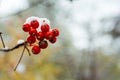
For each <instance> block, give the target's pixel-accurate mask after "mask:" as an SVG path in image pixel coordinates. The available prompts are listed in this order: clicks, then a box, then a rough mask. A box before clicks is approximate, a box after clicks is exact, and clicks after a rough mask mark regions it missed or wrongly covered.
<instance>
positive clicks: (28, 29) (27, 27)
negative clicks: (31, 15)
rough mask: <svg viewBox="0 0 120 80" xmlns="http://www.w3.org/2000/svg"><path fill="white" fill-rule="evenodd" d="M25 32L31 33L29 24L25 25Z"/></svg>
mask: <svg viewBox="0 0 120 80" xmlns="http://www.w3.org/2000/svg"><path fill="white" fill-rule="evenodd" d="M22 29H23V31H25V32H29V31H30V25H29V24H28V23H26V24H24V25H23V27H22Z"/></svg>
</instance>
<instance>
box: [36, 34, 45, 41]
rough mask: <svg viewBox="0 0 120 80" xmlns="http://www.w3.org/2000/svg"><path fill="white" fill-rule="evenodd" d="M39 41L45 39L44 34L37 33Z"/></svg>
mask: <svg viewBox="0 0 120 80" xmlns="http://www.w3.org/2000/svg"><path fill="white" fill-rule="evenodd" d="M36 36H37V39H38V40H43V39H44V34H43V33H42V32H39V33H37V35H36Z"/></svg>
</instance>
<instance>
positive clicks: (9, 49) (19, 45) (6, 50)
mask: <svg viewBox="0 0 120 80" xmlns="http://www.w3.org/2000/svg"><path fill="white" fill-rule="evenodd" d="M24 45H27V41H25V42H23V43H21V44H17V45H15V46H14V47H12V48H8V49H7V48H3V49H0V51H3V52H9V51H13V50H14V49H17V48H19V47H22V46H24Z"/></svg>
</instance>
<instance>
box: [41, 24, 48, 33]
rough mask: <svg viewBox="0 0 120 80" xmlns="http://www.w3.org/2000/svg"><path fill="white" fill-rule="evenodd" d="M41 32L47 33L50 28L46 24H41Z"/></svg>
mask: <svg viewBox="0 0 120 80" xmlns="http://www.w3.org/2000/svg"><path fill="white" fill-rule="evenodd" d="M41 30H42V32H48V31H49V30H50V26H49V25H48V24H43V25H42V26H41Z"/></svg>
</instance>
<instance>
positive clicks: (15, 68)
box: [14, 46, 25, 71]
mask: <svg viewBox="0 0 120 80" xmlns="http://www.w3.org/2000/svg"><path fill="white" fill-rule="evenodd" d="M24 51H25V46H24V49H23V51H22V54H21V56H20V59H19V61H18V63H17V65H16V66H15V68H14V71H16V69H17V67H18V65H19V63H20V61H21V59H22V57H23V53H24Z"/></svg>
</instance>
